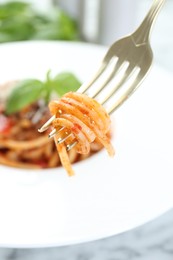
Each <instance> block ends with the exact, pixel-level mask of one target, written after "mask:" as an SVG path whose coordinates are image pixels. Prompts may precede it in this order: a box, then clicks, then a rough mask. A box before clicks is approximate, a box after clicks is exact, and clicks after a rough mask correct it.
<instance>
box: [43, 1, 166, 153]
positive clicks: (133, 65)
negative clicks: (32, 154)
mask: <svg viewBox="0 0 173 260" xmlns="http://www.w3.org/2000/svg"><path fill="white" fill-rule="evenodd" d="M164 2H165V0H155V1H154V2H153V4H152V6H151V7H150V9H149V11H148V14H147V15H146V17H145V18H144V20H143V21H142V23H141V24H140V26H139V27H138V28H137V29H136V30H135V31H134V32H133V33H132V34H131V35H128V36H126V37H124V38H122V39H120V40H118V41H116V42H115V43H113V44H112V45H111V46H110V48H109V49H108V51H107V53H106V55H105V56H104V58H103V60H102V62H101V65H100V67H99V69H98V70H97V72H96V73H95V75H94V77H92V78H91V80H90V81H89V82H86V83H84V84H83V85H82V86H81V87H80V88H79V89H78V91H77V92H79V93H83V94H84V93H85V94H87V95H88V96H90V97H91V98H95V99H96V100H97V101H99V103H100V104H101V105H104V107H105V108H106V111H107V112H108V114H110V115H111V114H112V113H113V112H114V111H115V110H117V109H118V108H119V107H120V106H121V105H122V104H123V103H124V102H125V101H126V100H127V99H128V98H129V97H130V96H131V95H132V94H133V93H134V91H135V90H136V89H137V88H138V87H139V85H140V84H141V83H142V81H143V79H144V78H145V76H146V75H147V73H148V71H149V69H150V67H151V65H152V61H153V52H152V49H151V45H150V42H149V36H150V31H151V27H152V25H153V22H154V21H155V18H156V16H157V14H158V13H159V10H160V9H161V7H162V5H163V4H164ZM54 119H55V116H52V117H51V118H50V119H49V120H48V121H47V122H46V123H45V124H44V125H43V126H42V127H41V128H40V129H39V130H38V131H39V132H44V131H45V130H47V129H48V128H49V126H50V125H51V123H52V122H53V120H54ZM62 130H63V127H61V128H60V129H59V130H58V131H57V130H56V129H53V130H52V131H51V132H50V134H49V137H53V136H54V135H55V134H57V133H59V132H60V131H62ZM68 137H69V134H67V135H66V136H65V137H60V138H59V139H58V143H62V142H64V141H65V140H66V139H67V138H68ZM76 144H77V141H74V142H73V143H71V144H68V145H67V150H70V149H71V148H72V147H74V146H75V145H76Z"/></svg>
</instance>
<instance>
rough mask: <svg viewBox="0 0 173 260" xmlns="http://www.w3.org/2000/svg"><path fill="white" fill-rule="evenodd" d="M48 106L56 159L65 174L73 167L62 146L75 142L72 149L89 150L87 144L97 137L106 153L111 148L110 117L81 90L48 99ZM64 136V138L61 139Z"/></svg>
mask: <svg viewBox="0 0 173 260" xmlns="http://www.w3.org/2000/svg"><path fill="white" fill-rule="evenodd" d="M49 109H50V112H51V114H52V115H54V116H55V119H54V120H53V122H52V126H53V129H54V130H56V131H54V130H53V131H54V140H55V144H56V147H57V150H58V153H59V156H60V160H61V163H62V165H63V166H64V168H65V169H66V171H67V172H68V174H69V175H73V174H74V171H73V169H72V167H71V163H70V161H69V157H68V153H67V149H66V147H68V145H69V146H70V145H71V143H74V142H75V144H76V145H75V150H76V152H77V153H80V154H89V153H90V145H91V144H92V143H93V142H94V141H95V140H96V139H97V140H98V141H99V142H100V143H101V144H102V145H103V146H104V147H105V148H106V150H107V152H108V154H109V155H110V156H113V155H114V148H113V147H112V145H111V142H110V136H109V132H110V125H111V121H110V117H109V115H108V113H107V112H106V110H105V109H104V108H103V107H102V106H101V105H100V104H99V103H98V102H97V101H96V100H94V99H92V98H90V97H88V96H87V95H85V94H81V93H77V92H69V93H67V94H65V95H64V96H63V97H62V98H61V99H60V100H58V101H51V102H50V104H49ZM61 140H64V142H61Z"/></svg>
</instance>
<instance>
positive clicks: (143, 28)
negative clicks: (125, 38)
mask: <svg viewBox="0 0 173 260" xmlns="http://www.w3.org/2000/svg"><path fill="white" fill-rule="evenodd" d="M164 2H165V0H155V1H154V2H153V4H152V6H151V8H150V10H149V12H148V14H147V15H146V17H145V18H144V20H143V22H142V23H141V25H140V26H139V27H138V28H137V30H136V31H135V32H134V33H133V35H132V37H133V40H134V42H135V44H136V45H143V44H145V43H146V42H148V41H149V34H150V31H151V28H152V25H153V22H154V21H155V18H156V16H157V14H158V13H159V11H160V9H161V7H162V5H163V4H164Z"/></svg>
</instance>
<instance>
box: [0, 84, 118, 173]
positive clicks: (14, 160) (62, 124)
mask: <svg viewBox="0 0 173 260" xmlns="http://www.w3.org/2000/svg"><path fill="white" fill-rule="evenodd" d="M14 85H15V82H12V83H11V85H10V83H8V86H9V87H10V86H12V87H14ZM1 89H2V88H1ZM5 89H6V88H5ZM1 93H2V92H1ZM51 114H52V115H55V116H56V118H55V119H54V120H53V122H52V128H53V129H54V128H55V129H56V130H57V133H56V134H55V135H54V137H53V138H52V139H51V138H48V134H49V133H50V130H49V129H48V130H46V131H45V132H44V133H43V134H42V135H40V133H39V132H38V129H39V128H40V127H41V126H42V125H43V124H44V123H45V122H46V121H47V120H48V119H49V118H50V116H51ZM110 125H111V121H110V117H109V115H108V114H107V113H106V111H105V110H104V108H103V107H102V106H101V105H100V104H99V103H98V102H97V101H95V100H93V99H91V98H89V97H88V96H86V95H82V94H79V93H77V92H68V93H66V94H65V95H64V96H63V97H62V98H61V99H59V100H57V101H51V102H50V103H49V107H47V105H46V104H45V103H44V102H43V100H38V101H37V102H34V103H33V104H30V105H28V106H27V107H25V108H23V109H21V110H20V111H19V112H16V113H13V114H11V115H10V116H7V115H6V113H5V99H3V102H2V96H1V97H0V164H2V165H6V166H10V167H17V168H26V169H42V168H55V167H61V166H63V167H64V168H65V169H66V171H67V173H68V175H69V176H71V175H74V171H73V167H72V164H73V163H76V162H78V161H81V160H84V159H86V158H88V157H90V156H91V155H92V154H94V153H97V152H98V151H100V150H101V149H102V148H103V147H105V148H106V150H107V152H108V154H109V155H110V156H113V155H114V149H113V147H112V145H111V143H110V139H111V138H110ZM60 129H61V130H60ZM69 134H70V135H69ZM68 135H69V136H68ZM65 136H68V137H67V139H66V140H65V142H63V143H59V138H64V137H65ZM74 142H76V145H75V146H74V148H72V149H70V150H69V151H68V152H67V149H66V146H67V145H71V144H72V143H74Z"/></svg>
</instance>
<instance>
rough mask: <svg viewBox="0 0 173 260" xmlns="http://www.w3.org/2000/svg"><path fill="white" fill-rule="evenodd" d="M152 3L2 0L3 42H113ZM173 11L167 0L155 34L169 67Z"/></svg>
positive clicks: (162, 60)
mask: <svg viewBox="0 0 173 260" xmlns="http://www.w3.org/2000/svg"><path fill="white" fill-rule="evenodd" d="M151 3H152V0H140V1H139V0H121V1H120V0H20V1H10V0H0V43H3V42H10V41H19V40H68V41H85V42H90V43H95V44H102V45H108V46H109V45H110V44H112V43H113V42H114V41H116V40H117V39H118V38H120V37H122V36H124V35H126V34H129V33H131V32H132V31H134V30H135V29H136V27H137V26H138V25H139V23H140V22H141V21H142V19H143V18H144V16H145V14H146V12H147V11H148V9H149V7H150V5H151ZM172 12H173V1H171V0H166V4H165V6H164V8H163V9H162V11H161V14H160V15H159V17H158V19H157V22H156V24H155V26H154V30H153V32H152V37H151V43H152V47H153V50H154V52H155V53H156V57H155V58H156V59H157V60H158V62H159V63H161V65H162V64H163V66H166V68H167V69H169V70H172V67H173V62H172V60H173V59H172V58H170V55H172V51H171V50H170V48H169V46H171V44H173V36H172V34H171V33H169V32H171V31H172V29H173V28H172V27H173V25H172ZM163 48H164V51H161V50H163ZM158 52H159V53H158ZM171 57H172V56H171Z"/></svg>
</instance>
